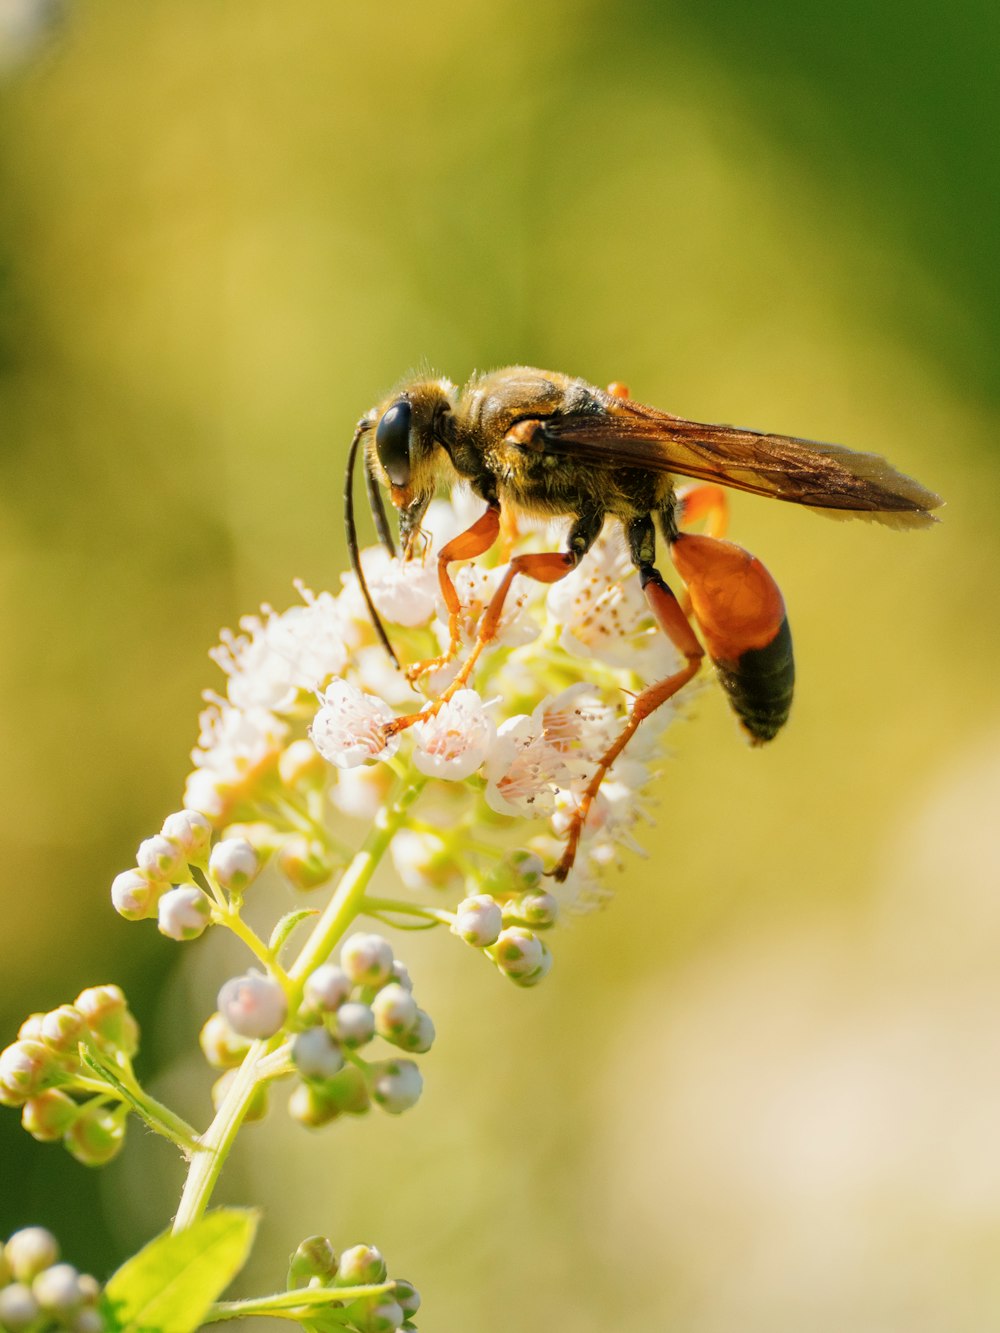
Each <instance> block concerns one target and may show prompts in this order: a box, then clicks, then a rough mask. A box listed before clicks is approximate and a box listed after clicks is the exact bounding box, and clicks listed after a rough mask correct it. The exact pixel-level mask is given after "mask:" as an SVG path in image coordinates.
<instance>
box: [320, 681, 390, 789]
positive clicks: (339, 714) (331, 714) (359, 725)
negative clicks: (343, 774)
mask: <svg viewBox="0 0 1000 1333" xmlns="http://www.w3.org/2000/svg"><path fill="white" fill-rule="evenodd" d="M392 716H393V713H392V709H391V708H390V707H389V705H388V704H387V703H384V702H383V700H381V699H376V698H375V697H374V696H373V695H371V694H364V693H363V692H362V691H361V690H359V689H358V688H357V686H355V685H349V684H348V682H347V681H346V680H334V681H331V683H330V684H329V685H328V686H327V688H326V691H325V693H324V694H323V703H322V706H321V708H320V709H319V711H318V712H317V714H316V716H315V717H314V718H313V721H312V725H311V726H310V728H309V735H310V737H311V739H312V743H313V745H315V747H316V749H317V750H318V751H319V752H320V754H321V755H322V756H323V758H324V759H326V760H328V762H329V763H331V764H333V765H334V766H335V767H336V768H356V767H357V766H358V764H366V763H370V762H371V761H372V760H375V759H390V758H391V757H392V756H393V755H394V754H395V753H396V751H397V749H398V748H399V738H398V737H396V736H393V737H392V738H391V739H389V740H388V741H387V740H386V738H385V724H386V722H389V721H390V720H391V719H392Z"/></svg>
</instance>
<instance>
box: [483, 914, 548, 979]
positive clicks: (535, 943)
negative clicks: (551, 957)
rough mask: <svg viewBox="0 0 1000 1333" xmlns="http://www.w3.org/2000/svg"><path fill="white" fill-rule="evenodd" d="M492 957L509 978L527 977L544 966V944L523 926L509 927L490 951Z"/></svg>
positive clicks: (503, 931) (501, 933)
mask: <svg viewBox="0 0 1000 1333" xmlns="http://www.w3.org/2000/svg"><path fill="white" fill-rule="evenodd" d="M489 952H490V957H491V958H492V959H493V961H494V962H495V963H496V965H497V967H498V968H499V969H500V971H501V972H504V973H506V975H507V976H509V977H526V976H528V974H529V973H531V972H534V971H535V970H536V969H537V968H539V967H540V966H541V965H542V957H543V949H542V942H541V940H540V939H539V938H538V936H537V935H535V934H533V933H532V931H530V930H526V929H525V928H524V927H523V926H508V927H507V928H506V929H505V930H502V931H501V932H500V935H499V937H498V939H497V942H496V944H495V945H493V947H492V948H491V949H490V951H489Z"/></svg>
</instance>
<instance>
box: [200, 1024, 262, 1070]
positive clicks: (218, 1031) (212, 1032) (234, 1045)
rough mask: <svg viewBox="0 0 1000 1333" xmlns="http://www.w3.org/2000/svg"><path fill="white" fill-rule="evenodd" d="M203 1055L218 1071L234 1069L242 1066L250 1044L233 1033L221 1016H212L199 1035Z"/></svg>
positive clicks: (244, 1038)
mask: <svg viewBox="0 0 1000 1333" xmlns="http://www.w3.org/2000/svg"><path fill="white" fill-rule="evenodd" d="M198 1044H199V1046H200V1047H201V1050H202V1054H203V1055H204V1057H205V1059H206V1060H207V1061H208V1063H209V1064H210V1065H213V1066H214V1067H215V1068H216V1069H233V1068H235V1066H236V1065H238V1064H242V1062H243V1057H244V1056H245V1055H246V1053H247V1051H248V1050H249V1049H250V1042H249V1040H248V1039H247V1038H246V1037H241V1036H239V1035H238V1034H237V1033H235V1032H234V1031H233V1029H232V1028H231V1027H230V1026H229V1024H228V1023H227V1022H226V1020H225V1019H224V1018H223V1017H222V1015H221V1014H219V1013H215V1014H211V1015H210V1016H209V1017H208V1018H206V1020H205V1023H204V1025H203V1027H202V1029H201V1032H199V1034H198Z"/></svg>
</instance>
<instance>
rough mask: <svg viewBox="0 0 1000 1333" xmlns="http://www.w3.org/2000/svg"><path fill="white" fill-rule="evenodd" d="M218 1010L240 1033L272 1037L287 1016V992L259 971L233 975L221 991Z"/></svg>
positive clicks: (243, 1035) (234, 1029)
mask: <svg viewBox="0 0 1000 1333" xmlns="http://www.w3.org/2000/svg"><path fill="white" fill-rule="evenodd" d="M217 1004H218V1006H219V1013H220V1014H222V1016H223V1018H224V1019H225V1020H226V1022H227V1023H228V1024H229V1026H230V1027H231V1028H232V1029H233V1031H234V1032H236V1033H238V1034H239V1035H240V1036H241V1037H251V1038H258V1037H273V1036H274V1034H275V1033H276V1032H278V1031H280V1029H281V1028H282V1027H283V1025H284V1022H285V1019H286V1018H287V1017H288V1001H287V1000H286V999H285V992H284V991H283V990H282V989H281V987H280V986H279V985H278V983H277V982H276V981H274V980H272V978H271V977H265V976H263V975H262V974H261V973H260V972H249V973H247V974H246V975H245V976H241V977H231V978H230V980H229V981H227V982H226V983H225V985H224V986H223V987H222V989H221V990H220V991H219V997H218V1000H217Z"/></svg>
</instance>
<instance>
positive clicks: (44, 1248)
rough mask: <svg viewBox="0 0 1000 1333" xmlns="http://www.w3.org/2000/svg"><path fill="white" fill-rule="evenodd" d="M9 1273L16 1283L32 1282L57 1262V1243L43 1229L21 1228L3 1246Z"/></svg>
mask: <svg viewBox="0 0 1000 1333" xmlns="http://www.w3.org/2000/svg"><path fill="white" fill-rule="evenodd" d="M4 1254H5V1256H6V1259H7V1263H8V1264H9V1266H10V1271H11V1272H12V1273H13V1275H14V1277H15V1278H16V1280H17V1281H18V1282H32V1281H33V1280H34V1279H35V1278H36V1277H37V1276H38V1274H39V1273H41V1272H44V1270H45V1269H46V1268H51V1267H52V1265H53V1264H55V1263H58V1262H59V1242H58V1241H57V1240H56V1238H55V1236H53V1234H52V1232H51V1231H49V1230H47V1229H46V1228H45V1227H22V1228H21V1230H20V1231H15V1232H14V1234H13V1236H11V1238H10V1240H9V1241H8V1242H7V1244H6V1245H5V1246H4Z"/></svg>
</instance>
